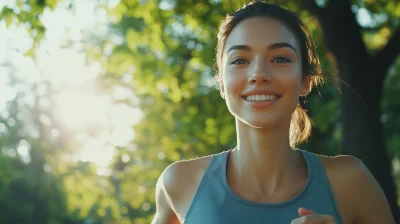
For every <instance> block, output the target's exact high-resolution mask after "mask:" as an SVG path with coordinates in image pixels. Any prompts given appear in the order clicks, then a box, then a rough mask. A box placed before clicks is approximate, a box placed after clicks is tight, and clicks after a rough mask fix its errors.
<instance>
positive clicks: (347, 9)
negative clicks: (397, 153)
mask: <svg viewBox="0 0 400 224" xmlns="http://www.w3.org/2000/svg"><path fill="white" fill-rule="evenodd" d="M305 2H306V6H307V8H308V9H309V10H310V11H311V13H312V14H313V15H314V16H316V17H317V18H318V21H319V22H320V24H321V27H322V29H323V32H324V43H325V44H326V46H327V48H328V49H329V51H330V52H332V54H333V55H334V57H335V60H336V63H337V65H338V70H339V77H340V78H341V79H342V80H343V82H344V83H346V85H348V86H350V87H351V88H348V86H343V88H342V91H343V92H342V95H341V96H340V102H341V104H340V108H341V117H342V123H343V132H342V136H343V140H342V151H343V153H345V154H349V155H354V156H356V157H358V158H360V159H361V160H362V161H363V162H364V163H365V164H366V166H367V167H368V168H369V169H370V170H371V172H372V174H373V175H374V176H375V177H376V179H377V181H378V182H379V183H380V185H381V186H382V188H383V189H384V191H385V194H386V196H387V198H388V200H389V204H390V206H391V208H392V212H393V214H394V216H395V220H396V222H400V210H399V208H398V205H397V198H398V196H397V193H396V188H395V184H394V180H393V178H392V167H391V161H390V159H389V158H391V157H392V156H389V155H388V153H387V147H386V143H385V139H384V132H383V126H382V124H381V99H382V94H383V86H384V80H385V78H386V75H387V74H388V69H389V68H390V66H391V65H392V64H393V62H394V61H395V60H396V59H397V56H398V55H399V52H400V27H399V24H397V25H396V22H395V16H399V15H396V14H395V11H394V10H398V9H399V6H396V5H394V4H395V3H394V2H392V1H387V2H386V3H385V2H384V1H377V2H361V3H362V4H361V7H363V5H365V7H368V8H370V9H371V12H370V13H371V14H373V15H375V16H378V15H380V14H381V15H382V14H385V15H386V16H387V17H389V18H388V19H387V20H386V21H384V22H380V23H379V22H377V23H378V24H377V25H376V26H374V27H373V28H372V29H370V30H368V31H365V30H363V28H362V27H361V26H360V24H359V23H358V22H357V20H356V17H355V15H354V12H353V11H354V10H353V11H352V7H353V8H355V7H354V5H353V4H352V2H351V1H349V0H346V1H328V2H327V3H326V5H325V6H324V7H320V6H318V5H317V4H316V3H315V1H313V0H309V1H305ZM362 9H364V8H360V9H358V10H362ZM364 10H365V9H364ZM339 12H340V13H339ZM392 16H393V18H391V17H392ZM396 29H397V30H396ZM382 30H383V32H387V33H388V34H387V36H390V38H389V39H388V41H387V43H386V44H385V45H384V46H383V47H381V48H380V49H378V50H376V49H373V50H372V52H371V49H369V47H368V45H367V43H366V42H365V41H364V38H363V33H365V32H377V31H381V32H382Z"/></svg>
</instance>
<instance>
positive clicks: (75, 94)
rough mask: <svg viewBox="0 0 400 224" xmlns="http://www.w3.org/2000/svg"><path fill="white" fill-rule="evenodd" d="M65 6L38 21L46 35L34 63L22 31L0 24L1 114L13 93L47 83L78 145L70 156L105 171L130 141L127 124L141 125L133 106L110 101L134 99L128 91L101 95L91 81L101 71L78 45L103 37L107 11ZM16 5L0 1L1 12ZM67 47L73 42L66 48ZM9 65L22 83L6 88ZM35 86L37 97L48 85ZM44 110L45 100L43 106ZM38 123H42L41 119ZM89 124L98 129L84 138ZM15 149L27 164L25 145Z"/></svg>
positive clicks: (86, 1) (88, 4)
mask: <svg viewBox="0 0 400 224" xmlns="http://www.w3.org/2000/svg"><path fill="white" fill-rule="evenodd" d="M70 2H71V1H69V0H64V1H62V2H61V3H60V4H59V6H58V7H57V8H56V9H55V10H54V11H51V10H49V9H45V11H44V13H43V15H42V16H41V21H42V23H43V24H44V26H45V27H46V34H45V38H44V40H43V41H42V42H41V44H40V46H39V47H38V48H37V50H36V57H35V59H32V58H31V57H26V56H24V54H25V52H27V51H28V50H29V49H30V48H31V46H32V43H33V41H32V39H31V38H30V36H29V34H28V32H27V31H26V27H25V26H24V25H22V26H16V25H15V24H14V25H11V26H9V27H8V28H6V25H5V22H4V21H0V116H2V117H3V118H7V117H8V116H9V115H8V114H7V113H6V111H5V107H6V103H7V102H8V101H10V100H12V99H14V97H15V95H16V93H17V92H18V91H23V92H27V93H29V92H32V88H31V87H32V86H33V85H34V84H35V83H36V84H38V83H42V82H43V81H49V82H50V83H51V86H52V88H54V89H56V90H57V95H56V97H55V101H56V108H57V109H56V111H55V114H56V117H57V118H58V119H59V120H61V121H62V123H63V124H64V125H65V126H66V127H68V129H70V130H74V131H75V133H76V136H77V140H78V141H80V142H81V144H82V148H81V149H78V150H77V151H78V152H77V153H76V154H75V155H73V156H72V158H73V159H79V160H81V161H92V162H94V163H95V164H97V166H98V167H100V168H104V167H107V166H108V165H109V163H110V160H111V159H112V157H113V155H114V153H115V150H114V148H115V147H116V146H125V145H128V144H129V142H130V141H131V140H132V139H133V138H134V136H135V135H134V132H133V129H132V126H133V125H135V124H137V123H138V122H140V119H141V116H142V114H141V112H140V110H139V109H138V108H132V107H129V106H127V105H123V104H114V103H113V102H112V101H113V99H124V98H131V99H132V98H135V95H134V93H133V92H132V91H131V90H128V89H124V88H122V87H118V88H115V89H114V90H112V91H111V92H109V93H100V92H99V91H98V90H97V89H96V87H95V80H96V78H97V77H98V76H99V75H100V74H101V72H102V68H101V65H100V64H99V63H97V62H90V63H86V55H85V53H84V52H85V51H84V44H83V43H85V42H87V41H89V40H88V37H89V34H92V35H103V36H104V35H107V22H108V20H109V18H108V17H107V13H106V11H105V10H104V9H101V8H96V5H95V4H96V2H97V1H90V0H79V1H74V4H75V5H76V10H75V11H74V12H72V11H71V10H68V9H67V8H66V7H67V6H68V5H69V4H70ZM15 3H16V1H15V0H6V1H0V10H1V8H2V7H4V5H5V4H7V6H9V7H10V6H11V7H12V6H13V5H15ZM117 3H118V1H117V0H111V1H107V4H108V6H109V7H113V6H115V5H116V4H117ZM67 43H72V44H70V45H69V46H68V47H65V46H66V44H67ZM10 65H11V67H10ZM12 67H14V68H16V70H15V76H16V77H18V78H20V79H21V80H23V81H24V82H23V84H20V85H17V86H11V85H10V84H9V81H10V77H11V76H10V74H11V72H13V71H12V69H11V68H12ZM39 86H40V87H39V88H38V89H37V90H36V94H39V95H44V94H46V93H47V91H48V89H47V87H46V86H45V85H39ZM31 96H32V95H31ZM31 96H29V94H27V96H26V97H25V98H24V102H22V104H24V105H32V104H33V103H34V101H33V99H32V97H31ZM47 104H48V103H47ZM47 106H48V105H47ZM43 107H46V102H43ZM41 120H42V121H43V123H46V118H45V117H44V118H43V119H41ZM47 122H48V121H47ZM9 123H10V121H9ZM12 123H13V122H12V121H11V124H12ZM14 123H15V122H14ZM89 126H93V127H96V128H97V130H96V131H97V133H98V136H97V137H95V138H93V137H90V136H88V135H86V134H85V132H84V130H85V128H88V127H89ZM4 128H5V126H4V125H3V127H2V126H0V132H2V131H4ZM31 133H32V135H35V130H33V129H32V130H31ZM51 133H52V135H53V137H55V138H57V137H58V136H59V135H60V131H59V130H52V132H51ZM37 134H38V133H36V135H37ZM61 134H62V133H61ZM19 145H20V146H19V147H18V149H17V153H19V154H20V155H21V157H22V158H23V160H24V161H26V162H29V160H30V159H29V150H30V147H29V143H27V142H26V141H24V142H21V143H20V144H19ZM125 160H127V157H125ZM99 170H100V171H99V172H103V171H104V169H99Z"/></svg>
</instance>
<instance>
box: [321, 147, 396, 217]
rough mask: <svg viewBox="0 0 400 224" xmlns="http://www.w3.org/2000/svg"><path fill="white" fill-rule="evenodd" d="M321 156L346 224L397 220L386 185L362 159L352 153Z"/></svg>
mask: <svg viewBox="0 0 400 224" xmlns="http://www.w3.org/2000/svg"><path fill="white" fill-rule="evenodd" d="M318 158H319V159H320V161H321V163H322V165H323V167H324V169H325V172H326V174H327V176H328V179H329V182H330V184H331V188H332V191H333V193H334V196H335V199H336V202H337V205H338V207H339V212H340V213H341V215H342V218H343V220H344V222H345V223H394V221H393V216H392V214H391V211H390V207H389V203H388V201H387V199H386V197H385V194H384V193H383V190H382V188H381V187H380V185H379V183H378V182H377V181H376V179H375V178H374V176H373V175H372V174H371V172H370V171H369V169H368V168H367V167H366V166H365V164H364V163H363V162H362V160H360V159H358V158H357V157H354V156H348V155H339V156H335V157H329V156H323V155H318ZM360 186H362V187H360ZM371 202H373V203H371Z"/></svg>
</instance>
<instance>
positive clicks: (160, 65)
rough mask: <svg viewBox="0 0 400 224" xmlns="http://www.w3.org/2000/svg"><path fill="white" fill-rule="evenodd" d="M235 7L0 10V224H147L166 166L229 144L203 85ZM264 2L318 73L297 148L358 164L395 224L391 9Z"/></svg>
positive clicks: (225, 123) (119, 1)
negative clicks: (291, 15) (281, 11)
mask: <svg viewBox="0 0 400 224" xmlns="http://www.w3.org/2000/svg"><path fill="white" fill-rule="evenodd" d="M245 2H247V1H242V0H0V223H10V224H14V223H15V224H17V223H18V224H25V223H34V224H36V223H37V224H44V223H50V224H56V223H62V224H64V223H65V224H78V223H79V224H80V223H82V224H102V223H104V224H105V223H107V224H108V223H121V224H125V223H126V224H128V223H135V224H136V223H137V224H144V223H150V222H151V219H152V217H153V215H154V213H155V197H154V189H155V183H156V181H157V178H158V177H159V175H160V174H161V172H162V171H163V170H164V169H165V168H166V167H167V166H168V165H169V164H171V163H172V162H174V161H177V160H181V159H191V158H196V157H199V156H204V155H209V154H212V153H217V152H221V151H222V150H227V149H230V148H232V147H234V146H235V144H236V142H235V141H236V139H235V138H236V136H235V127H234V119H233V117H232V116H231V115H230V113H229V112H228V110H227V108H226V105H225V102H224V100H222V99H221V97H220V94H219V90H218V86H215V85H214V84H213V83H212V78H213V76H214V74H215V70H214V67H213V66H214V63H215V46H216V41H217V39H216V35H217V31H218V27H219V25H220V22H221V20H222V19H223V18H224V17H225V15H226V14H227V13H230V12H232V11H234V10H236V9H238V8H239V7H241V6H242V5H243V3H245ZM277 2H278V3H279V4H282V6H284V7H286V8H289V9H290V10H292V11H294V12H296V13H297V14H298V15H299V16H301V18H302V19H303V21H304V22H305V23H306V25H307V27H308V28H309V30H310V32H311V34H312V36H313V38H314V40H315V42H316V44H317V47H318V48H317V50H318V53H319V55H320V56H321V61H322V65H323V69H324V71H325V72H326V74H327V81H326V83H325V84H324V85H323V86H321V87H319V88H316V89H314V90H313V92H312V93H311V95H309V96H308V97H307V102H306V103H304V106H305V107H306V108H307V109H308V110H309V114H310V116H311V118H312V119H313V122H314V129H313V134H312V137H311V138H310V139H309V141H308V142H306V143H304V144H302V145H299V146H298V147H299V148H301V149H304V150H308V151H311V152H316V153H321V154H326V155H339V154H347V155H354V156H357V157H358V158H360V159H362V160H363V162H364V163H365V164H366V165H367V166H368V168H369V169H370V170H371V172H372V173H373V174H374V176H375V177H376V179H377V180H378V182H379V183H380V184H381V186H382V188H383V189H384V191H385V193H386V196H387V198H388V200H389V202H390V205H391V208H392V211H393V213H394V214H395V217H396V220H397V222H399V223H400V219H399V217H400V212H399V205H400V203H399V202H400V201H399V195H400V194H399V187H400V162H399V158H400V131H399V128H400V116H399V114H400V97H399V96H400V74H399V73H400V59H399V57H398V55H399V52H400V32H399V29H400V4H399V2H398V1H397V0H351V1H350V0H343V1H328V0H315V1H314V0H303V1H285V0H280V1H279V0H278V1H277ZM354 184H357V183H354ZM371 203H373V202H371Z"/></svg>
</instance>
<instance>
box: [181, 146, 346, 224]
mask: <svg viewBox="0 0 400 224" xmlns="http://www.w3.org/2000/svg"><path fill="white" fill-rule="evenodd" d="M299 151H300V152H301V154H302V156H303V157H304V159H305V161H306V163H307V169H308V179H307V183H306V185H305V187H304V188H303V190H302V191H301V192H300V193H299V194H298V195H296V196H295V197H294V198H292V199H290V200H287V201H285V202H282V203H258V202H253V201H249V200H246V199H244V198H241V197H240V196H238V195H237V194H235V193H234V192H233V191H232V190H231V189H230V187H229V185H228V182H227V180H226V164H227V158H228V154H229V152H230V150H229V151H224V152H221V153H219V154H215V155H213V156H212V157H211V160H210V163H209V165H208V167H207V169H206V171H205V173H204V175H203V177H202V179H201V182H200V185H199V187H198V189H197V191H196V193H195V196H194V198H193V201H192V203H191V205H190V207H189V209H188V211H187V213H186V215H185V218H184V222H183V223H184V224H247V223H249V224H250V223H251V224H277V223H279V224H280V223H282V224H289V223H290V222H291V221H292V220H293V219H295V218H298V217H299V214H298V213H297V210H298V209H299V208H300V207H304V208H308V209H311V210H313V211H315V212H316V213H318V214H327V215H332V216H333V217H335V219H336V222H337V223H338V224H342V223H343V220H342V218H341V216H340V214H339V211H338V208H337V205H336V201H335V199H334V197H333V193H332V189H331V186H330V184H329V180H328V177H327V175H326V173H325V170H324V168H323V166H322V164H321V162H320V161H319V159H318V157H317V156H316V155H315V154H313V153H310V152H307V151H303V150H299Z"/></svg>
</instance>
